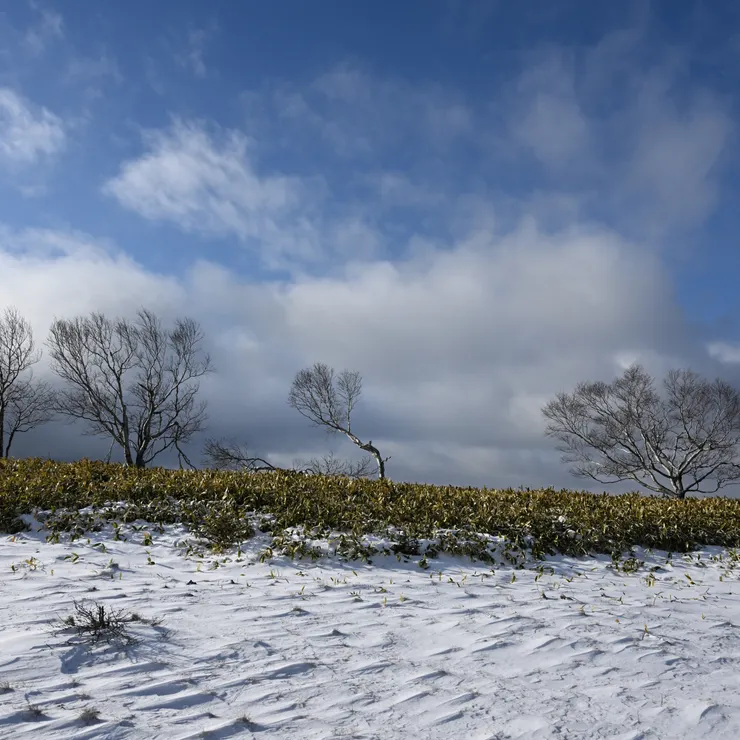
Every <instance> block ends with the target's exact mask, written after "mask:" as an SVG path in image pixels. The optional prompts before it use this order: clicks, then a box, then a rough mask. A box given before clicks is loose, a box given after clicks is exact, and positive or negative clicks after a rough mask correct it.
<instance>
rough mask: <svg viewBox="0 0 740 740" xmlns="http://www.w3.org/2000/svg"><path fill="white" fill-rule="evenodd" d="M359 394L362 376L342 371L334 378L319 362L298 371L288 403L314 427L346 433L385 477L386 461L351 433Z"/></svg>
mask: <svg viewBox="0 0 740 740" xmlns="http://www.w3.org/2000/svg"><path fill="white" fill-rule="evenodd" d="M361 394H362V378H361V377H360V374H359V373H358V372H357V371H354V372H350V371H349V370H343V371H342V372H341V373H340V374H339V376H338V377H337V378H336V383H335V378H334V370H333V369H332V368H330V367H329V366H328V365H325V364H324V363H322V362H317V363H316V364H314V366H313V367H312V368H306V369H304V370H301V371H300V372H298V373H297V374H296V376H295V379H294V380H293V385H292V387H291V389H290V394H289V396H288V403H289V405H290V406H291V407H292V408H294V409H295V410H296V411H298V412H299V413H300V414H302V415H303V416H305V417H306V418H307V419H309V420H310V421H312V422H313V423H314V424H316V425H317V426H323V427H326V429H327V430H328V431H329V432H339V433H341V434H344V435H345V436H347V437H348V438H349V439H350V440H351V441H352V443H353V444H355V445H357V446H358V447H359V448H360V449H361V450H364V451H365V452H368V453H369V454H370V455H372V457H373V458H374V459H375V463H376V465H377V466H378V478H381V479H383V478H385V463H386V461H388V460H390V458H389V457H386V458H383V457H381V455H380V452H379V451H378V449H377V447H375V446H373V443H372V440H371V441H370V442H363V441H362V440H360V438H359V437H357V435H355V434H354V433H353V432H352V423H351V417H352V411H353V410H354V408H355V406H356V405H357V402H358V401H359V399H360V395H361Z"/></svg>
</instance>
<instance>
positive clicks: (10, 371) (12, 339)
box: [0, 307, 54, 457]
mask: <svg viewBox="0 0 740 740" xmlns="http://www.w3.org/2000/svg"><path fill="white" fill-rule="evenodd" d="M40 359H41V350H37V349H36V346H35V343H34V340H33V330H32V328H31V325H30V324H29V323H28V321H26V320H25V319H24V318H23V317H22V316H21V315H20V314H19V313H18V310H17V309H16V308H12V307H10V308H6V309H5V311H4V312H3V314H2V316H0V457H9V456H10V448H11V446H12V444H13V440H14V439H15V436H16V434H22V433H23V432H27V431H29V430H31V429H33V428H35V427H37V426H39V425H41V424H45V423H46V422H47V421H50V420H51V418H52V417H53V416H54V392H53V390H52V388H51V386H50V385H49V384H48V383H47V382H45V381H43V380H34V378H33V369H32V366H33V365H35V364H36V363H37V362H38V361H39V360H40Z"/></svg>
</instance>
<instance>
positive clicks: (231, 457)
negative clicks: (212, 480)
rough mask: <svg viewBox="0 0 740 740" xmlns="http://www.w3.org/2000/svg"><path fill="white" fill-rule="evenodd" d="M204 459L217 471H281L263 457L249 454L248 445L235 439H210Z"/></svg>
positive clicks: (205, 448)
mask: <svg viewBox="0 0 740 740" xmlns="http://www.w3.org/2000/svg"><path fill="white" fill-rule="evenodd" d="M203 457H204V460H205V462H206V464H207V466H208V467H209V468H216V469H217V470H248V471H251V472H255V471H258V470H280V468H278V467H277V466H275V465H272V464H271V463H269V462H267V460H264V459H263V458H261V457H255V456H253V455H251V454H250V453H249V450H248V448H247V445H246V444H244V443H239V442H236V441H235V440H233V439H208V440H206V444H205V447H204V448H203Z"/></svg>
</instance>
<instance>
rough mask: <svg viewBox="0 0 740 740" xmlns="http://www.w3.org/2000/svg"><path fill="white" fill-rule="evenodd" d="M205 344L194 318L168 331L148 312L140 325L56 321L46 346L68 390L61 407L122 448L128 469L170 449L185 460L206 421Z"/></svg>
mask: <svg viewBox="0 0 740 740" xmlns="http://www.w3.org/2000/svg"><path fill="white" fill-rule="evenodd" d="M202 341H203V333H202V331H201V329H200V327H199V325H198V324H197V323H196V322H195V321H193V320H192V319H177V320H176V321H175V323H174V328H172V329H169V330H167V329H165V328H164V327H163V326H162V323H161V321H160V320H159V319H158V318H157V317H156V316H155V315H154V314H153V313H152V312H151V311H148V310H146V309H142V310H140V311H139V312H138V314H137V318H136V320H135V321H129V320H126V319H114V320H111V319H109V318H107V317H106V316H104V315H103V314H101V313H92V314H90V316H88V317H76V318H74V319H57V320H55V321H54V323H53V324H52V327H51V331H50V334H49V339H48V342H47V344H48V346H49V351H50V354H51V357H52V360H53V363H52V368H53V369H54V371H55V372H56V373H57V374H58V375H59V376H60V377H61V378H62V379H63V380H64V381H66V384H67V388H66V389H65V390H64V391H62V392H60V394H59V400H58V409H59V411H60V413H62V414H64V415H65V416H67V417H69V418H71V419H76V420H81V421H85V422H87V425H88V433H89V434H94V435H100V436H105V437H108V438H109V439H110V440H111V442H112V443H113V444H115V445H118V447H120V448H121V450H122V451H123V455H124V459H125V461H126V464H127V465H129V466H136V467H145V466H146V465H148V464H149V463H150V462H152V460H154V458H155V457H157V455H159V454H161V453H162V452H164V451H165V450H168V449H171V448H174V449H176V450H177V452H178V456H179V458H180V460H181V461H182V459H183V457H184V459H185V460H186V461H187V457H185V455H184V453H183V451H182V449H181V445H182V444H183V443H185V442H187V441H188V440H190V439H191V437H192V436H193V435H194V434H195V433H196V432H199V431H200V430H201V429H202V428H203V424H204V422H205V419H206V411H205V409H206V404H205V402H201V403H198V402H197V400H196V397H197V394H198V390H199V383H198V379H199V378H201V377H202V376H203V375H205V374H206V373H208V372H211V371H212V369H213V368H212V366H211V360H210V357H209V356H208V354H207V353H205V352H203V350H202V349H201V344H202ZM188 462H189V461H188ZM181 464H182V462H181Z"/></svg>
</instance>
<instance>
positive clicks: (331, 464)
mask: <svg viewBox="0 0 740 740" xmlns="http://www.w3.org/2000/svg"><path fill="white" fill-rule="evenodd" d="M295 467H296V468H298V469H300V470H302V471H304V472H307V473H311V474H312V475H332V476H347V477H348V478H354V479H356V480H359V479H360V478H367V477H369V476H370V475H371V474H372V472H373V470H374V469H375V467H376V463H375V461H374V460H373V458H372V456H370V455H366V456H365V457H363V458H362V459H361V460H357V461H352V460H340V459H338V458H336V457H334V453H333V452H330V453H329V454H328V455H324V456H323V457H321V458H316V457H314V458H311V459H310V460H308V461H303V460H297V461H296V462H295Z"/></svg>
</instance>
